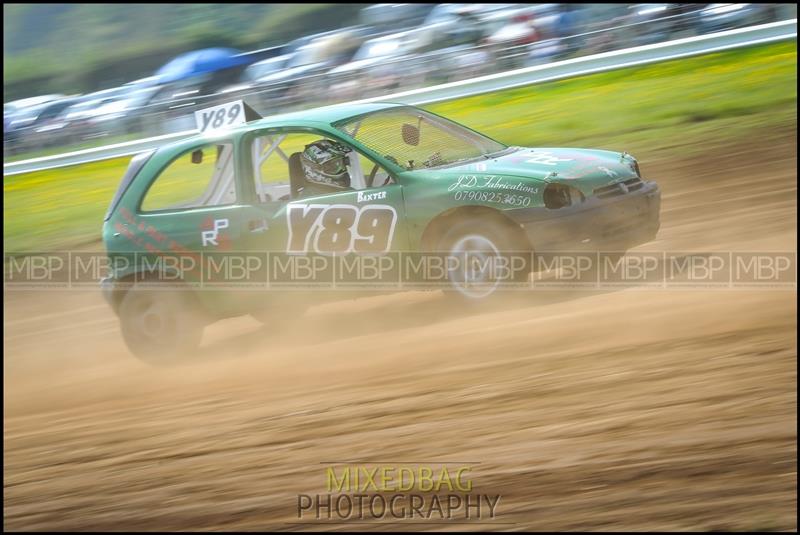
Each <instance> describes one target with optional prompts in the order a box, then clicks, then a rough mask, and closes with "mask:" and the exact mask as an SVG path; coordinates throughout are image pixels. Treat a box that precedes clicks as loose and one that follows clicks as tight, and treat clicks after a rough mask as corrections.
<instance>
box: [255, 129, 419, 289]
mask: <svg viewBox="0 0 800 535" xmlns="http://www.w3.org/2000/svg"><path fill="white" fill-rule="evenodd" d="M324 138H325V135H324V134H320V133H312V132H308V131H302V132H300V131H287V130H284V131H280V130H276V131H271V132H268V133H262V134H261V135H260V136H258V137H256V138H255V140H254V141H253V144H252V146H251V148H250V149H243V150H247V151H248V152H247V154H248V155H249V156H251V157H252V162H253V163H252V170H253V175H254V179H253V181H252V183H253V184H254V186H255V192H254V194H253V202H252V204H250V205H249V206H248V207H247V208H246V210H245V213H246V214H247V217H246V219H247V221H246V222H245V226H246V229H245V230H243V232H244V234H245V235H243V237H242V244H246V245H245V248H246V249H247V250H249V251H269V252H270V253H271V257H270V258H271V265H270V269H271V270H272V271H271V276H272V277H273V279H274V281H278V282H287V283H289V282H293V280H292V279H293V278H295V279H297V278H298V277H299V275H300V273H299V272H297V271H292V272H291V276H289V275H287V274H286V273H288V272H286V273H284V272H285V271H286V270H285V269H284V268H283V267H282V266H286V265H287V263H292V262H294V263H304V262H307V261H308V259H313V258H317V259H318V260H319V261H320V262H322V265H324V266H325V268H324V269H322V270H321V271H320V272H319V273H318V276H315V277H310V278H309V279H302V280H294V282H299V283H300V285H302V283H303V282H309V281H310V282H313V283H314V284H317V283H320V285H321V286H327V285H329V284H330V283H331V281H332V280H333V279H332V278H333V276H334V275H333V272H334V271H335V268H334V267H333V265H334V262H339V263H338V264H336V266H338V267H340V268H348V269H353V270H354V273H355V272H360V271H359V269H360V268H358V267H353V266H354V265H355V263H358V262H362V263H364V264H374V262H376V261H377V260H375V258H379V257H383V258H384V260H386V259H387V258H389V257H392V256H396V255H393V253H395V252H399V251H407V250H408V248H409V241H408V231H407V228H406V216H405V205H404V200H403V188H402V186H401V185H400V184H398V183H396V181H395V179H394V177H393V176H391V175H390V174H389V173H388V172H387V171H385V170H384V169H382V168H381V167H380V166H377V167H376V165H375V163H374V162H373V161H372V160H370V159H369V158H367V157H366V156H364V155H362V154H360V153H358V152H356V151H354V150H353V149H352V147H350V146H349V145H348V146H347V148H349V149H350V152H349V153H348V156H347V162H348V163H347V169H348V174H349V175H350V178H351V183H350V186H349V187H342V188H336V187H330V188H326V187H324V186H322V187H320V186H319V184H310V183H306V184H305V186H306V187H302V188H300V189H302V191H301V192H299V191H296V190H297V189H298V188H293V186H296V185H297V179H298V174H300V173H303V170H302V164H301V157H302V156H301V155H302V153H303V152H304V151H305V150H306V149H307V147H309V146H310V145H312V144H314V143H315V142H318V141H320V140H321V139H324ZM328 139H331V138H328ZM270 159H272V161H271V162H270ZM292 169H294V171H292ZM373 171H374V172H373ZM293 189H294V190H295V191H293ZM320 257H325V258H320ZM332 257H333V260H331V258H332ZM380 262H381V265H383V266H385V265H386V262H384V261H383V260H381V261H380ZM392 262H394V263H395V265H399V260H394V261H392ZM316 265H320V264H316ZM282 273H283V275H282ZM336 273H339V274H341V273H342V271H341V269H339V270H338V271H336ZM312 279H313V280H312ZM274 281H273V282H274Z"/></svg>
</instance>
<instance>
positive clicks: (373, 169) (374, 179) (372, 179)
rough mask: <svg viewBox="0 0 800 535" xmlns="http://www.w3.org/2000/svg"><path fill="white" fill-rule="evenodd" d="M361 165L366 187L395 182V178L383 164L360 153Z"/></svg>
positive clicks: (378, 186) (376, 186)
mask: <svg viewBox="0 0 800 535" xmlns="http://www.w3.org/2000/svg"><path fill="white" fill-rule="evenodd" d="M358 159H359V167H360V168H361V171H362V173H364V187H365V188H380V187H381V186H388V185H389V184H394V179H393V178H392V176H391V175H390V174H389V172H388V171H387V170H386V169H384V168H383V167H382V166H380V165H377V164H376V163H375V162H373V161H372V160H370V159H369V158H367V157H366V156H364V155H363V154H360V153H359V154H358Z"/></svg>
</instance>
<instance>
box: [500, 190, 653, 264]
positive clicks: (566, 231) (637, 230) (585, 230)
mask: <svg viewBox="0 0 800 535" xmlns="http://www.w3.org/2000/svg"><path fill="white" fill-rule="evenodd" d="M643 184H644V185H643V186H642V187H641V188H640V189H638V190H636V191H633V192H630V193H627V194H625V195H620V196H618V197H611V198H608V199H599V198H597V197H592V198H589V199H587V200H586V201H585V202H583V203H581V204H579V205H577V206H571V207H568V208H561V209H558V210H551V209H548V208H543V207H541V208H524V209H520V210H511V211H509V212H506V213H507V214H508V215H509V216H510V217H511V218H512V219H514V220H515V221H516V222H517V223H519V224H520V225H521V226H522V228H523V229H524V230H525V234H526V235H527V237H528V240H529V242H530V244H531V247H533V250H534V251H598V250H606V251H624V250H627V249H630V248H631V247H634V246H636V245H639V244H642V243H645V242H648V241H650V240H652V239H653V238H655V236H656V233H657V232H658V229H659V226H660V219H659V214H660V211H661V191H660V190H659V188H658V185H657V184H656V183H655V182H644V183H643Z"/></svg>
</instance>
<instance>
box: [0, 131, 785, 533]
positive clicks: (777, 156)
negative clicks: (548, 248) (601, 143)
mask: <svg viewBox="0 0 800 535" xmlns="http://www.w3.org/2000/svg"><path fill="white" fill-rule="evenodd" d="M795 141H796V136H795V134H794V130H792V131H791V132H783V133H776V134H775V138H774V139H764V140H762V143H759V144H758V145H757V146H749V147H725V148H720V149H718V150H716V151H714V152H712V153H710V154H709V155H708V156H707V157H704V158H702V159H685V160H681V159H679V158H674V157H671V158H662V159H660V160H659V159H657V158H653V159H651V160H650V161H647V162H645V163H644V169H645V171H646V172H647V174H648V175H650V176H653V177H656V178H657V179H658V181H659V183H660V185H661V187H662V191H663V211H662V221H663V224H662V230H661V232H660V233H659V239H658V241H656V242H655V243H653V244H649V245H648V246H647V249H648V250H667V251H687V250H688V251H704V250H713V251H729V250H732V251H775V250H779V251H795V250H796V239H797V227H796V218H797V201H796V199H797V189H796V188H797V175H796V165H797V159H796V149H795ZM795 299H796V290H673V291H663V290H662V291H657V290H650V291H637V290H630V289H628V290H620V291H608V292H592V293H590V292H572V293H555V292H548V293H546V294H544V295H539V296H537V297H536V298H535V299H532V301H531V303H529V304H524V305H521V304H516V305H514V306H508V307H487V308H485V309H478V310H465V309H458V310H455V309H452V308H451V307H448V306H447V305H446V304H445V302H444V300H443V299H442V298H441V297H440V296H439V295H438V294H435V293H422V292H418V293H411V294H403V295H392V296H383V297H375V298H371V299H362V300H358V301H348V302H343V303H338V304H330V305H325V306H320V307H317V308H315V309H312V310H310V311H309V312H308V313H307V314H306V316H305V317H304V318H303V321H302V322H297V324H295V325H294V326H292V327H291V328H290V329H289V330H286V331H282V332H272V331H270V330H269V329H268V328H264V327H261V326H260V325H259V324H258V323H257V322H255V321H254V320H252V319H251V318H247V317H243V318H234V319H230V320H226V321H223V322H220V323H218V324H216V325H214V326H212V327H211V328H209V329H207V332H206V335H205V338H204V348H203V351H202V357H203V358H201V359H199V361H198V362H197V363H196V364H193V365H191V366H180V367H173V368H168V369H153V368H149V367H147V366H145V365H142V364H140V363H138V362H137V361H136V360H134V359H133V358H132V357H130V356H129V355H128V354H127V352H126V350H125V348H124V347H123V345H122V342H121V340H120V336H119V332H118V328H117V326H116V321H115V319H114V317H113V316H112V315H111V314H110V313H109V311H108V310H107V309H106V307H105V305H104V304H103V303H102V300H101V298H100V296H99V295H98V294H97V293H94V292H81V293H78V292H38V293H36V292H25V293H23V292H8V293H7V294H6V295H5V300H4V301H5V313H6V314H5V318H6V319H5V334H4V346H5V359H4V370H5V413H4V446H5V450H4V466H5V473H4V492H5V501H4V522H5V527H6V529H16V530H20V529H26V530H31V529H38V530H42V529H67V530H75V529H91V530H120V529H144V530H156V529H166V530H171V529H246V530H265V529H286V530H296V529H302V528H303V526H302V525H301V526H298V525H295V524H292V523H293V522H297V521H298V519H297V517H296V507H297V495H298V494H299V493H304V494H321V493H325V492H326V489H325V477H324V471H323V470H324V466H325V465H323V464H320V463H324V462H328V461H334V460H368V461H374V462H379V461H392V462H403V461H408V462H417V463H428V464H433V463H436V462H444V461H459V462H467V461H469V462H474V463H479V464H475V465H474V469H473V472H472V480H473V481H474V487H475V490H476V491H477V492H482V493H488V494H501V495H502V499H501V501H500V503H499V505H498V509H497V512H498V516H497V518H496V520H495V522H496V523H495V524H494V525H487V524H474V525H458V526H447V525H441V524H435V525H417V526H415V525H410V524H409V523H408V522H407V521H398V522H397V523H395V524H391V525H387V526H377V525H368V526H365V527H369V528H371V529H426V530H433V529H453V528H458V529H482V528H483V529H485V528H487V527H493V528H494V529H508V530H514V529H522V528H525V529H533V530H545V529H562V530H563V529H602V530H609V529H622V530H632V529H679V530H682V529H699V530H711V529H716V530H726V529H733V530H745V529H783V530H796V529H797V517H796V500H797V473H796V470H797V427H796V416H797V374H796V369H797V368H796V365H797V364H796V362H797V361H796V358H797V338H796V328H797V308H796V304H795ZM311 527H314V528H316V529H325V528H329V529H345V528H347V529H359V527H360V526H359V524H357V523H354V524H347V525H341V524H338V525H337V524H331V525H326V524H322V525H320V524H313V525H312V526H311Z"/></svg>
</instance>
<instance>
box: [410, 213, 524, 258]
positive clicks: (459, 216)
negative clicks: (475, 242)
mask: <svg viewBox="0 0 800 535" xmlns="http://www.w3.org/2000/svg"><path fill="white" fill-rule="evenodd" d="M468 220H480V221H491V222H494V223H496V224H499V225H501V226H503V227H505V228H507V229H508V231H509V232H510V233H512V235H513V236H514V238H513V239H514V241H515V242H516V243H519V244H520V245H521V246H522V247H525V248H526V249H530V248H531V244H530V240H528V237H527V236H526V235H525V232H524V231H523V229H522V227H521V226H520V224H519V223H517V222H515V221H514V220H513V219H511V218H510V217H508V216H507V215H506V214H504V213H503V212H502V211H501V210H497V209H495V208H491V207H489V206H482V205H468V206H457V207H454V208H450V209H448V210H445V211H444V212H442V213H440V214H438V215H436V216H435V217H434V218H433V219H431V220H430V221H429V222H428V224H427V225H426V226H425V230H423V232H422V237H421V238H420V242H419V246H420V250H422V251H431V250H432V249H433V248H434V247H435V246H436V244H437V243H438V242H439V240H440V239H441V238H442V237H443V236H444V235H445V233H446V232H447V230H448V229H450V228H451V227H452V226H453V225H455V224H457V223H460V222H462V221H468Z"/></svg>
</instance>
